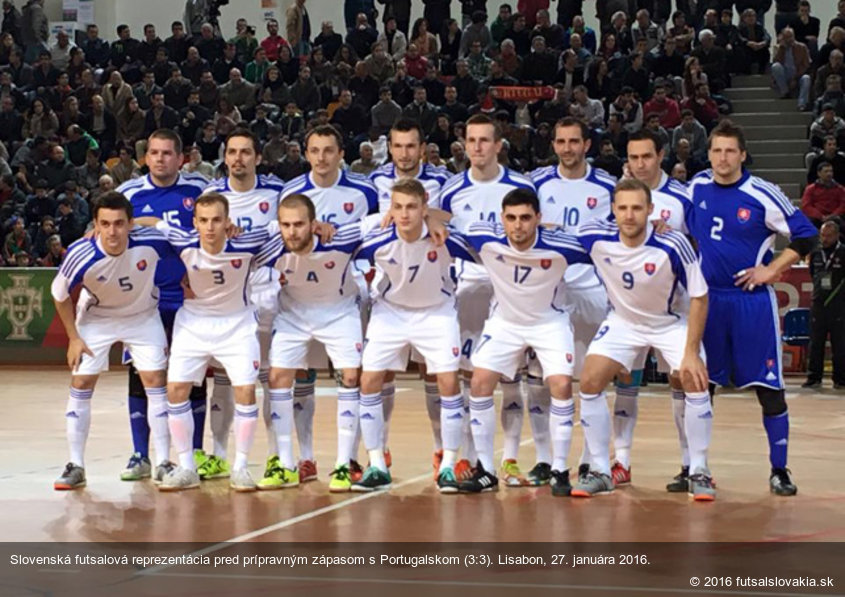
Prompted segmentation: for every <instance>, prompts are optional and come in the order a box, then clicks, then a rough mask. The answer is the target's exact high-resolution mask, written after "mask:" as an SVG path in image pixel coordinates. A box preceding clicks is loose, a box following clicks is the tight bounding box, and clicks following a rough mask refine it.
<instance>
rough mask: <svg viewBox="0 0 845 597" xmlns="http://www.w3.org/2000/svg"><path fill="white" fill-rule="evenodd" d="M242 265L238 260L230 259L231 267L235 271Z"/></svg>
mask: <svg viewBox="0 0 845 597" xmlns="http://www.w3.org/2000/svg"><path fill="white" fill-rule="evenodd" d="M243 263H244V262H243V261H241V260H240V259H232V267H233V268H235V269H240V268H241V266H242V265H243Z"/></svg>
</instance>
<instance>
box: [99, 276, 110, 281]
mask: <svg viewBox="0 0 845 597" xmlns="http://www.w3.org/2000/svg"><path fill="white" fill-rule="evenodd" d="M106 280H108V278H106V277H105V276H97V282H105V281H106Z"/></svg>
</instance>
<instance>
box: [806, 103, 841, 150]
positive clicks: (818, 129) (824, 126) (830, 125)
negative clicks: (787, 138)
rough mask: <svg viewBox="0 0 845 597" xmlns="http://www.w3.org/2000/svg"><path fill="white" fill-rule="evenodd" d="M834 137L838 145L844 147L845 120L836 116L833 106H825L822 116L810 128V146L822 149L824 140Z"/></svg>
mask: <svg viewBox="0 0 845 597" xmlns="http://www.w3.org/2000/svg"><path fill="white" fill-rule="evenodd" d="M828 135H832V136H833V137H835V138H836V140H837V145H839V146H842V145H844V144H845V143H843V141H845V138H844V137H843V135H845V120H843V119H842V118H840V117H839V116H837V115H836V112H835V111H834V109H833V104H824V105H823V106H822V115H821V116H819V117H818V118H817V119H816V120H815V121H814V122H813V124H812V125H811V126H810V146H811V147H817V148H819V149H821V147H822V145H823V144H824V138H825V137H827V136H828Z"/></svg>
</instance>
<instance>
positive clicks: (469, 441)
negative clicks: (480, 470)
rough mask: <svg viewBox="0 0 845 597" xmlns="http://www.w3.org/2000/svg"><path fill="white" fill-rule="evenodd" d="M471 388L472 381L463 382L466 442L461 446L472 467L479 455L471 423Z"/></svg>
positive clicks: (463, 380)
mask: <svg viewBox="0 0 845 597" xmlns="http://www.w3.org/2000/svg"><path fill="white" fill-rule="evenodd" d="M469 388H470V380H468V379H462V380H461V389H462V395H463V397H464V441H463V443H462V444H461V448H462V450H463V455H464V458H466V459H467V460H469V462H470V463H471V464H472V466H475V461H476V460H478V453H477V452H476V451H475V440H474V439H473V438H472V428H471V427H470V424H469V421H470V416H469Z"/></svg>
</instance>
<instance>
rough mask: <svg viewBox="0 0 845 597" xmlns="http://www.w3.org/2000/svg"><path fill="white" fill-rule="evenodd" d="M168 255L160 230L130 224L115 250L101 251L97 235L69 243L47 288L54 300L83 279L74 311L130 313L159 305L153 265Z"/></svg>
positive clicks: (61, 298) (118, 315) (94, 314)
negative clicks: (121, 248)
mask: <svg viewBox="0 0 845 597" xmlns="http://www.w3.org/2000/svg"><path fill="white" fill-rule="evenodd" d="M171 255H173V250H172V249H171V248H170V245H169V244H168V242H167V239H165V237H164V235H162V234H161V233H160V232H158V231H156V230H153V229H150V228H146V229H145V228H135V229H133V230H131V231H130V232H129V243H128V245H127V247H126V250H125V251H124V252H123V253H121V254H120V255H117V256H112V255H109V254H108V253H106V252H105V250H104V249H103V246H102V244H101V243H100V241H99V239H88V238H82V239H80V240H78V241H76V242H75V243H73V244H72V245H71V246H70V248H69V249H68V252H67V256H66V257H65V260H64V262H63V263H62V266H61V267H60V268H59V271H58V272H57V273H56V277H55V278H54V279H53V284H52V286H51V293H52V295H53V298H54V299H56V300H57V301H60V302H61V301H65V300H67V299H68V297H70V294H71V292H72V291H73V290H74V288H76V287H77V286H79V285H82V292H81V294H80V297H79V302H78V303H77V314H78V315H84V316H85V317H86V318H87V317H89V316H91V317H109V318H111V317H115V318H123V317H130V316H135V315H138V314H139V313H142V312H144V311H148V310H152V309H155V308H156V307H157V306H158V288H156V286H155V272H156V266H157V265H158V262H159V260H160V259H161V258H163V257H168V256H171Z"/></svg>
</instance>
